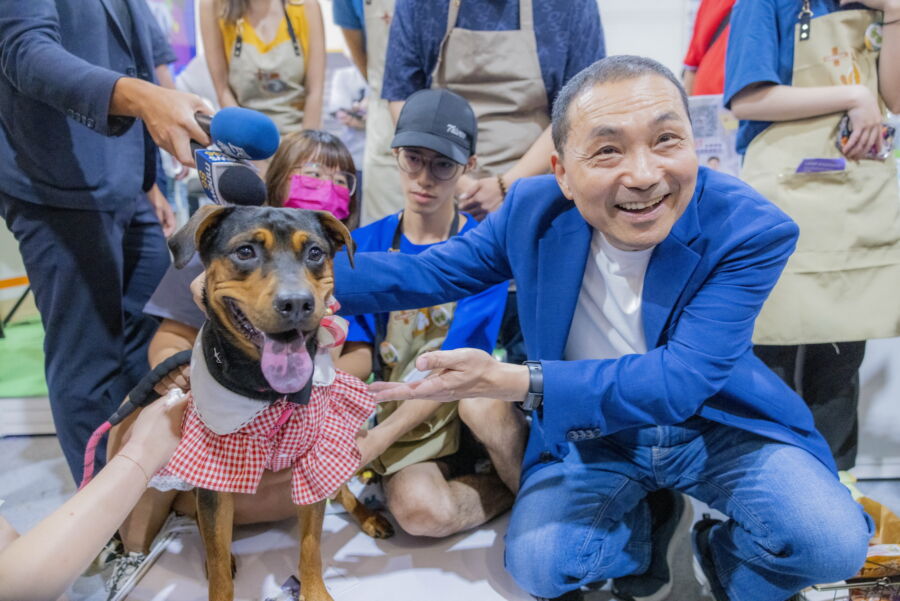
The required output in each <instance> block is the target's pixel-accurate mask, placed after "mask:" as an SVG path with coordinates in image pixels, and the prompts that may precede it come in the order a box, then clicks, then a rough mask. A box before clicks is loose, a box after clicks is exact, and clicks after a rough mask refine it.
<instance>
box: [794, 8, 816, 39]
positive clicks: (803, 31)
mask: <svg viewBox="0 0 900 601" xmlns="http://www.w3.org/2000/svg"><path fill="white" fill-rule="evenodd" d="M812 17H813V11H812V9H811V8H810V5H809V0H803V9H802V10H801V11H800V13H799V14H798V15H797V20H798V21H799V22H800V36H799V37H800V41H801V42H805V41H806V40H808V39H809V36H810V35H811V34H812Z"/></svg>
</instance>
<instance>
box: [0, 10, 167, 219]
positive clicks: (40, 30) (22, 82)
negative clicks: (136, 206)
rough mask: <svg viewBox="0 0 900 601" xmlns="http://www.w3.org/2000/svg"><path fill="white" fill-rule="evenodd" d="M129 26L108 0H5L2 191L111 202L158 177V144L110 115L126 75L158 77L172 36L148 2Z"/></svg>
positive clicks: (40, 198) (0, 85)
mask: <svg viewBox="0 0 900 601" xmlns="http://www.w3.org/2000/svg"><path fill="white" fill-rule="evenodd" d="M126 2H127V4H128V6H129V8H130V9H131V15H132V20H133V22H134V28H133V32H132V34H131V35H130V36H128V35H126V33H125V32H124V31H123V30H122V27H121V25H120V24H119V22H118V20H117V18H116V15H115V12H114V11H113V10H112V9H111V7H110V6H109V5H108V3H107V0H99V1H90V2H85V1H84V0H55V1H54V0H28V1H27V2H26V1H21V0H18V1H16V0H0V186H2V187H0V190H2V192H5V193H6V194H8V195H10V196H13V197H15V198H17V199H21V200H26V201H29V202H35V203H41V204H47V205H52V206H61V207H69V208H80V209H100V210H105V209H112V208H115V207H116V206H117V205H120V204H121V203H122V202H125V201H133V200H134V199H135V198H136V197H137V196H138V194H139V193H140V192H141V189H142V188H143V189H149V187H150V185H152V183H153V175H154V173H153V172H154V170H155V163H156V155H155V146H154V145H153V141H152V140H151V139H150V136H149V135H146V134H145V130H144V127H143V126H142V124H141V123H140V122H138V123H135V120H134V119H130V118H122V117H110V115H109V103H110V99H111V97H112V91H113V86H114V85H115V83H116V80H118V79H119V78H120V77H122V76H125V75H127V76H130V77H140V78H142V79H145V80H147V81H153V79H154V76H153V68H154V66H155V65H158V64H162V63H163V62H164V58H163V57H164V56H165V53H166V51H167V50H168V53H169V55H171V50H170V49H168V43H167V42H166V41H165V38H164V37H163V36H162V32H161V31H160V30H159V27H158V26H157V25H156V22H155V21H154V19H153V16H152V15H151V14H150V11H149V9H148V8H147V5H146V3H145V2H144V0H126Z"/></svg>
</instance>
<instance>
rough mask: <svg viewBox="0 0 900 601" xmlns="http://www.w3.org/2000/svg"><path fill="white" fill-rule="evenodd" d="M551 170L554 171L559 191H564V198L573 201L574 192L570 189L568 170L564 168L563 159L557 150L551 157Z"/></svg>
mask: <svg viewBox="0 0 900 601" xmlns="http://www.w3.org/2000/svg"><path fill="white" fill-rule="evenodd" d="M550 169H551V170H552V171H553V175H555V176H556V183H557V184H558V185H559V189H560V190H562V193H563V196H565V197H566V198H568V199H569V200H572V199H573V198H572V190H571V189H570V188H569V182H568V180H567V179H566V168H565V167H564V166H563V160H562V157H561V156H560V155H559V153H558V152H557V151H555V150H554V151H553V154H551V155H550Z"/></svg>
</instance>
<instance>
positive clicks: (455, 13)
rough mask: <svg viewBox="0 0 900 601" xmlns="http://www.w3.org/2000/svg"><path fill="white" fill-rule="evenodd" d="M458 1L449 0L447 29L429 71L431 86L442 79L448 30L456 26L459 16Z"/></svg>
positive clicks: (448, 37)
mask: <svg viewBox="0 0 900 601" xmlns="http://www.w3.org/2000/svg"><path fill="white" fill-rule="evenodd" d="M460 2H461V0H450V6H449V8H448V10H447V31H446V32H445V33H444V39H442V40H441V45H440V46H439V47H438V56H437V62H436V63H435V64H434V71H432V72H431V87H434V86H435V83H436V82H437V81H438V80H441V81H443V80H444V78H443V76H442V73H441V72H442V70H443V68H444V56H446V54H447V43H448V42H449V41H450V32H452V31H453V29H454V28H455V27H456V21H457V19H458V18H459V5H460Z"/></svg>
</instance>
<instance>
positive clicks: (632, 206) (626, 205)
mask: <svg viewBox="0 0 900 601" xmlns="http://www.w3.org/2000/svg"><path fill="white" fill-rule="evenodd" d="M664 198H665V196H663V197H662V198H657V199H656V200H648V201H646V202H623V203H619V204H618V205H617V206H618V207H619V208H621V209H625V210H628V211H640V210H641V209H646V208H647V207H652V206H655V205H658V204H659V203H661V202H662V201H663V199H664Z"/></svg>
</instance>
